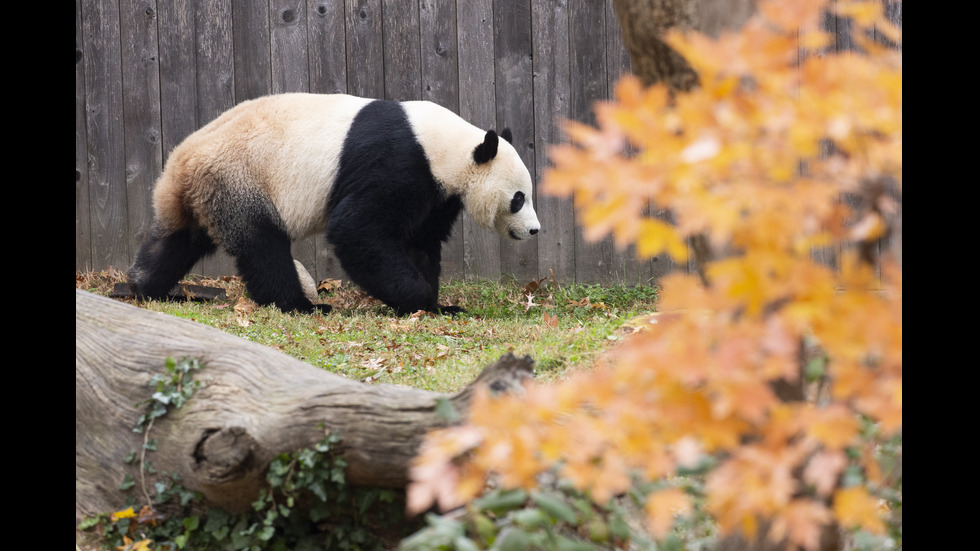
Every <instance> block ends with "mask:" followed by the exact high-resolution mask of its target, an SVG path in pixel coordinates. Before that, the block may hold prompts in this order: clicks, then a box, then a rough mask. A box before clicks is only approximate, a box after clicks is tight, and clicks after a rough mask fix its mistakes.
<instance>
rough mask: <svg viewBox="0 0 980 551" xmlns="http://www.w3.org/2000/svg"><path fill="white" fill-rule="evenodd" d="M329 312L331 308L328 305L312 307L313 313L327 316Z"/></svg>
mask: <svg viewBox="0 0 980 551" xmlns="http://www.w3.org/2000/svg"><path fill="white" fill-rule="evenodd" d="M331 310H333V306H330V305H329V304H314V305H313V313H320V314H329V313H330V311H331Z"/></svg>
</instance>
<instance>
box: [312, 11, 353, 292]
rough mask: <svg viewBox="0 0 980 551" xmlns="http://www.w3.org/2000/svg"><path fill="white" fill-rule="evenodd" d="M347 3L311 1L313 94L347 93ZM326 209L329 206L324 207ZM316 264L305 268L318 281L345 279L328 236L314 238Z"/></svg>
mask: <svg viewBox="0 0 980 551" xmlns="http://www.w3.org/2000/svg"><path fill="white" fill-rule="evenodd" d="M345 21H346V15H345V12H344V2H343V1H340V0H309V2H308V4H307V25H308V32H309V37H310V46H309V52H310V91H311V92H315V93H320V94H337V93H345V92H346V91H347V38H346V34H345V29H344V26H345ZM324 208H326V204H324ZM314 243H315V250H316V263H315V265H312V266H309V265H308V266H306V268H307V269H308V270H309V271H310V273H311V274H312V275H313V278H314V279H315V280H316V281H320V280H323V279H327V278H331V279H345V274H344V270H343V269H342V268H341V267H340V260H338V259H337V257H336V256H335V255H334V254H333V248H332V247H331V246H330V244H329V243H327V239H326V234H322V235H317V236H315V238H314Z"/></svg>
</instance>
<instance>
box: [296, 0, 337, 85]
mask: <svg viewBox="0 0 980 551" xmlns="http://www.w3.org/2000/svg"><path fill="white" fill-rule="evenodd" d="M306 18H307V22H306V24H307V29H308V31H307V32H308V33H309V39H310V47H309V55H310V92H315V93H318V94H343V93H346V92H347V58H346V57H345V53H346V51H347V45H346V40H347V39H346V37H345V35H344V25H345V23H344V19H345V16H344V3H343V2H336V1H330V0H308V2H307V7H306Z"/></svg>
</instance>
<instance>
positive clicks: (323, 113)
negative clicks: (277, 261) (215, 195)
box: [154, 93, 373, 239]
mask: <svg viewBox="0 0 980 551" xmlns="http://www.w3.org/2000/svg"><path fill="white" fill-rule="evenodd" d="M371 101H373V100H370V99H367V98H359V97H355V96H349V95H343V94H305V93H292V94H278V95H272V96H264V97H261V98H257V99H254V100H249V101H245V102H242V103H240V104H239V105H237V106H235V107H233V108H231V109H229V110H228V111H226V112H225V113H223V114H222V115H220V116H219V117H218V118H216V119H215V120H214V121H212V122H210V123H209V124H207V125H205V126H204V127H202V128H201V129H200V130H198V131H197V132H195V133H193V134H191V135H190V136H188V137H187V139H185V140H184V141H183V142H182V143H181V144H180V145H178V146H177V147H176V148H175V149H174V151H173V153H172V154H171V155H170V158H169V159H168V161H167V166H166V168H165V170H164V175H163V177H162V178H161V180H160V182H161V184H160V185H158V186H157V189H156V190H155V192H154V202H155V205H156V206H157V209H158V214H159V210H160V209H161V208H166V207H167V204H168V203H172V201H168V199H169V198H172V197H174V196H179V202H180V203H181V204H182V206H184V207H190V209H191V211H192V212H193V215H194V216H195V217H197V218H198V219H199V220H200V219H206V216H207V209H208V205H207V204H206V203H207V198H208V197H210V196H211V195H212V191H213V190H209V189H197V188H200V187H202V186H203V187H208V186H215V185H217V186H227V187H231V188H234V190H235V192H243V193H250V192H252V191H260V192H261V193H262V194H263V195H264V196H266V197H268V199H269V200H270V201H271V202H272V204H273V205H274V206H275V208H276V210H277V211H278V213H279V216H280V217H281V219H282V221H283V222H284V224H285V226H286V228H285V229H286V231H287V233H288V234H289V236H290V237H291V238H292V239H300V238H303V237H306V236H309V235H312V234H314V233H318V232H321V231H323V230H324V229H325V228H326V223H327V218H326V208H325V207H326V201H327V197H328V195H329V193H330V189H331V186H332V185H333V183H334V181H335V179H336V176H337V171H338V168H339V164H340V157H341V153H342V150H343V146H344V139H345V137H346V135H347V133H348V130H349V129H350V126H351V123H352V122H353V120H354V117H355V116H356V115H357V113H358V112H359V111H360V110H361V109H362V108H363V107H364V106H365V105H367V104H368V103H370V102H371ZM202 174H207V175H209V176H210V177H209V178H202V177H201V175H202ZM166 217H167V215H166V213H164V218H166ZM205 225H206V224H205Z"/></svg>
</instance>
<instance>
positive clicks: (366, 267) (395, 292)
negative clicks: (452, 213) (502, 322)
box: [327, 202, 438, 315]
mask: <svg viewBox="0 0 980 551" xmlns="http://www.w3.org/2000/svg"><path fill="white" fill-rule="evenodd" d="M342 206H343V202H341V205H338V207H337V208H336V209H334V212H333V215H332V216H331V219H330V223H329V224H328V226H327V241H329V242H330V244H331V245H333V248H334V254H335V255H336V256H337V258H338V259H339V260H340V265H341V267H342V268H343V269H344V271H345V272H346V273H347V275H348V276H349V277H350V278H351V280H352V281H353V282H354V283H355V284H357V285H358V286H360V287H361V288H362V289H364V291H365V292H367V293H368V294H370V295H371V296H373V297H374V298H376V299H378V300H380V301H382V302H384V303H385V304H387V305H388V306H390V307H392V308H393V309H394V310H395V312H397V313H398V315H406V314H411V313H414V312H417V311H419V310H426V311H430V312H435V311H438V310H437V309H438V303H437V296H438V274H436V278H437V279H436V286H433V285H432V282H431V281H430V279H429V277H427V275H426V274H425V273H423V272H422V271H421V270H420V269H419V266H418V264H417V261H416V258H413V257H415V256H416V255H417V252H416V251H414V249H412V248H411V247H409V246H406V241H405V238H404V237H402V236H397V235H392V234H391V232H388V231H385V230H384V227H379V226H377V225H372V224H370V223H366V221H365V220H363V219H360V218H361V217H359V216H356V215H354V214H352V213H351V212H345V210H344V209H343V208H342ZM430 276H431V274H430Z"/></svg>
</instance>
